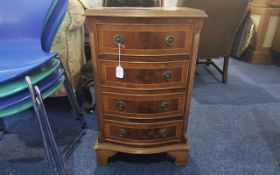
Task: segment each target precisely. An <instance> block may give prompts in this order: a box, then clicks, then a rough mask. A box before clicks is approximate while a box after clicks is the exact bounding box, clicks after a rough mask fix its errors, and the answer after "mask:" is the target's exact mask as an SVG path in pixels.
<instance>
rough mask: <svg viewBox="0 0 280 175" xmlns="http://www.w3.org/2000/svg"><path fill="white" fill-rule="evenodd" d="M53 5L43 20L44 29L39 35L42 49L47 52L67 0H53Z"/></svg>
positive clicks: (60, 20)
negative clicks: (46, 17)
mask: <svg viewBox="0 0 280 175" xmlns="http://www.w3.org/2000/svg"><path fill="white" fill-rule="evenodd" d="M55 1H57V2H56V3H55V6H54V7H53V10H52V13H50V15H49V17H48V19H47V21H46V22H45V26H44V29H43V31H42V36H41V45H42V49H43V50H44V51H45V52H49V51H50V49H51V45H52V42H53V40H54V37H55V34H56V32H57V30H58V28H59V26H60V24H61V22H62V20H63V17H64V15H65V13H66V10H67V8H68V3H69V2H68V0H55Z"/></svg>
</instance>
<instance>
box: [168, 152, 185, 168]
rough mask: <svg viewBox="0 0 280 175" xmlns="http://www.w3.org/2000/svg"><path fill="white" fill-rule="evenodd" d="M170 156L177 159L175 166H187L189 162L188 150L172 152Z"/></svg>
mask: <svg viewBox="0 0 280 175" xmlns="http://www.w3.org/2000/svg"><path fill="white" fill-rule="evenodd" d="M167 154H169V155H170V156H172V157H174V158H175V164H176V166H186V165H187V162H188V154H189V151H188V150H182V151H170V152H167Z"/></svg>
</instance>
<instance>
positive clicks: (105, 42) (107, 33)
mask: <svg viewBox="0 0 280 175" xmlns="http://www.w3.org/2000/svg"><path fill="white" fill-rule="evenodd" d="M97 31H98V32H97V37H98V49H99V50H98V51H99V54H118V44H117V43H118V42H120V43H122V44H123V45H124V46H125V48H124V49H122V51H121V54H122V55H137V56H139V55H143V56H148V55H151V56H155V55H172V54H176V55H177V54H191V50H192V48H191V46H192V31H193V25H192V24H181V25H174V24H164V25H163V24H161V25H155V24H149V25H148V24H121V25H120V24H98V25H97Z"/></svg>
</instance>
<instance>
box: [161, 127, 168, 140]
mask: <svg viewBox="0 0 280 175" xmlns="http://www.w3.org/2000/svg"><path fill="white" fill-rule="evenodd" d="M167 134H168V131H167V130H166V129H161V130H159V136H160V137H161V138H165V137H167Z"/></svg>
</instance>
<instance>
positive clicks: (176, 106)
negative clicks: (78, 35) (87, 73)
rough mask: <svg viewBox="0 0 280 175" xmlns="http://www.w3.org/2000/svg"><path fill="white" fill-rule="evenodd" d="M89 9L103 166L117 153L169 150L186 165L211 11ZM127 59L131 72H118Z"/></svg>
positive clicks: (126, 67)
mask: <svg viewBox="0 0 280 175" xmlns="http://www.w3.org/2000/svg"><path fill="white" fill-rule="evenodd" d="M85 15H86V16H87V25H88V28H89V32H90V43H91V52H92V60H93V70H94V79H95V85H96V98H97V116H98V124H99V135H98V138H97V141H96V144H95V147H94V148H95V150H96V156H97V162H98V164H100V165H107V163H108V158H109V157H111V156H113V155H114V154H116V153H117V152H125V153H131V154H153V153H161V152H166V153H168V154H169V155H171V156H173V157H174V158H175V160H176V165H177V166H184V165H186V163H187V158H188V152H189V148H190V147H189V144H188V139H187V137H186V136H187V125H188V114H189V110H190V102H191V94H192V85H193V79H194V71H195V65H196V57H197V50H198V44H199V36H200V31H201V29H202V25H203V20H204V18H205V17H207V15H206V14H205V12H204V11H201V10H196V9H190V8H97V9H90V10H88V11H87V12H86V14H85ZM119 56H120V57H119ZM119 59H120V61H119ZM119 65H120V66H121V67H122V70H123V76H118V77H117V76H116V68H117V67H118V66H119Z"/></svg>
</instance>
